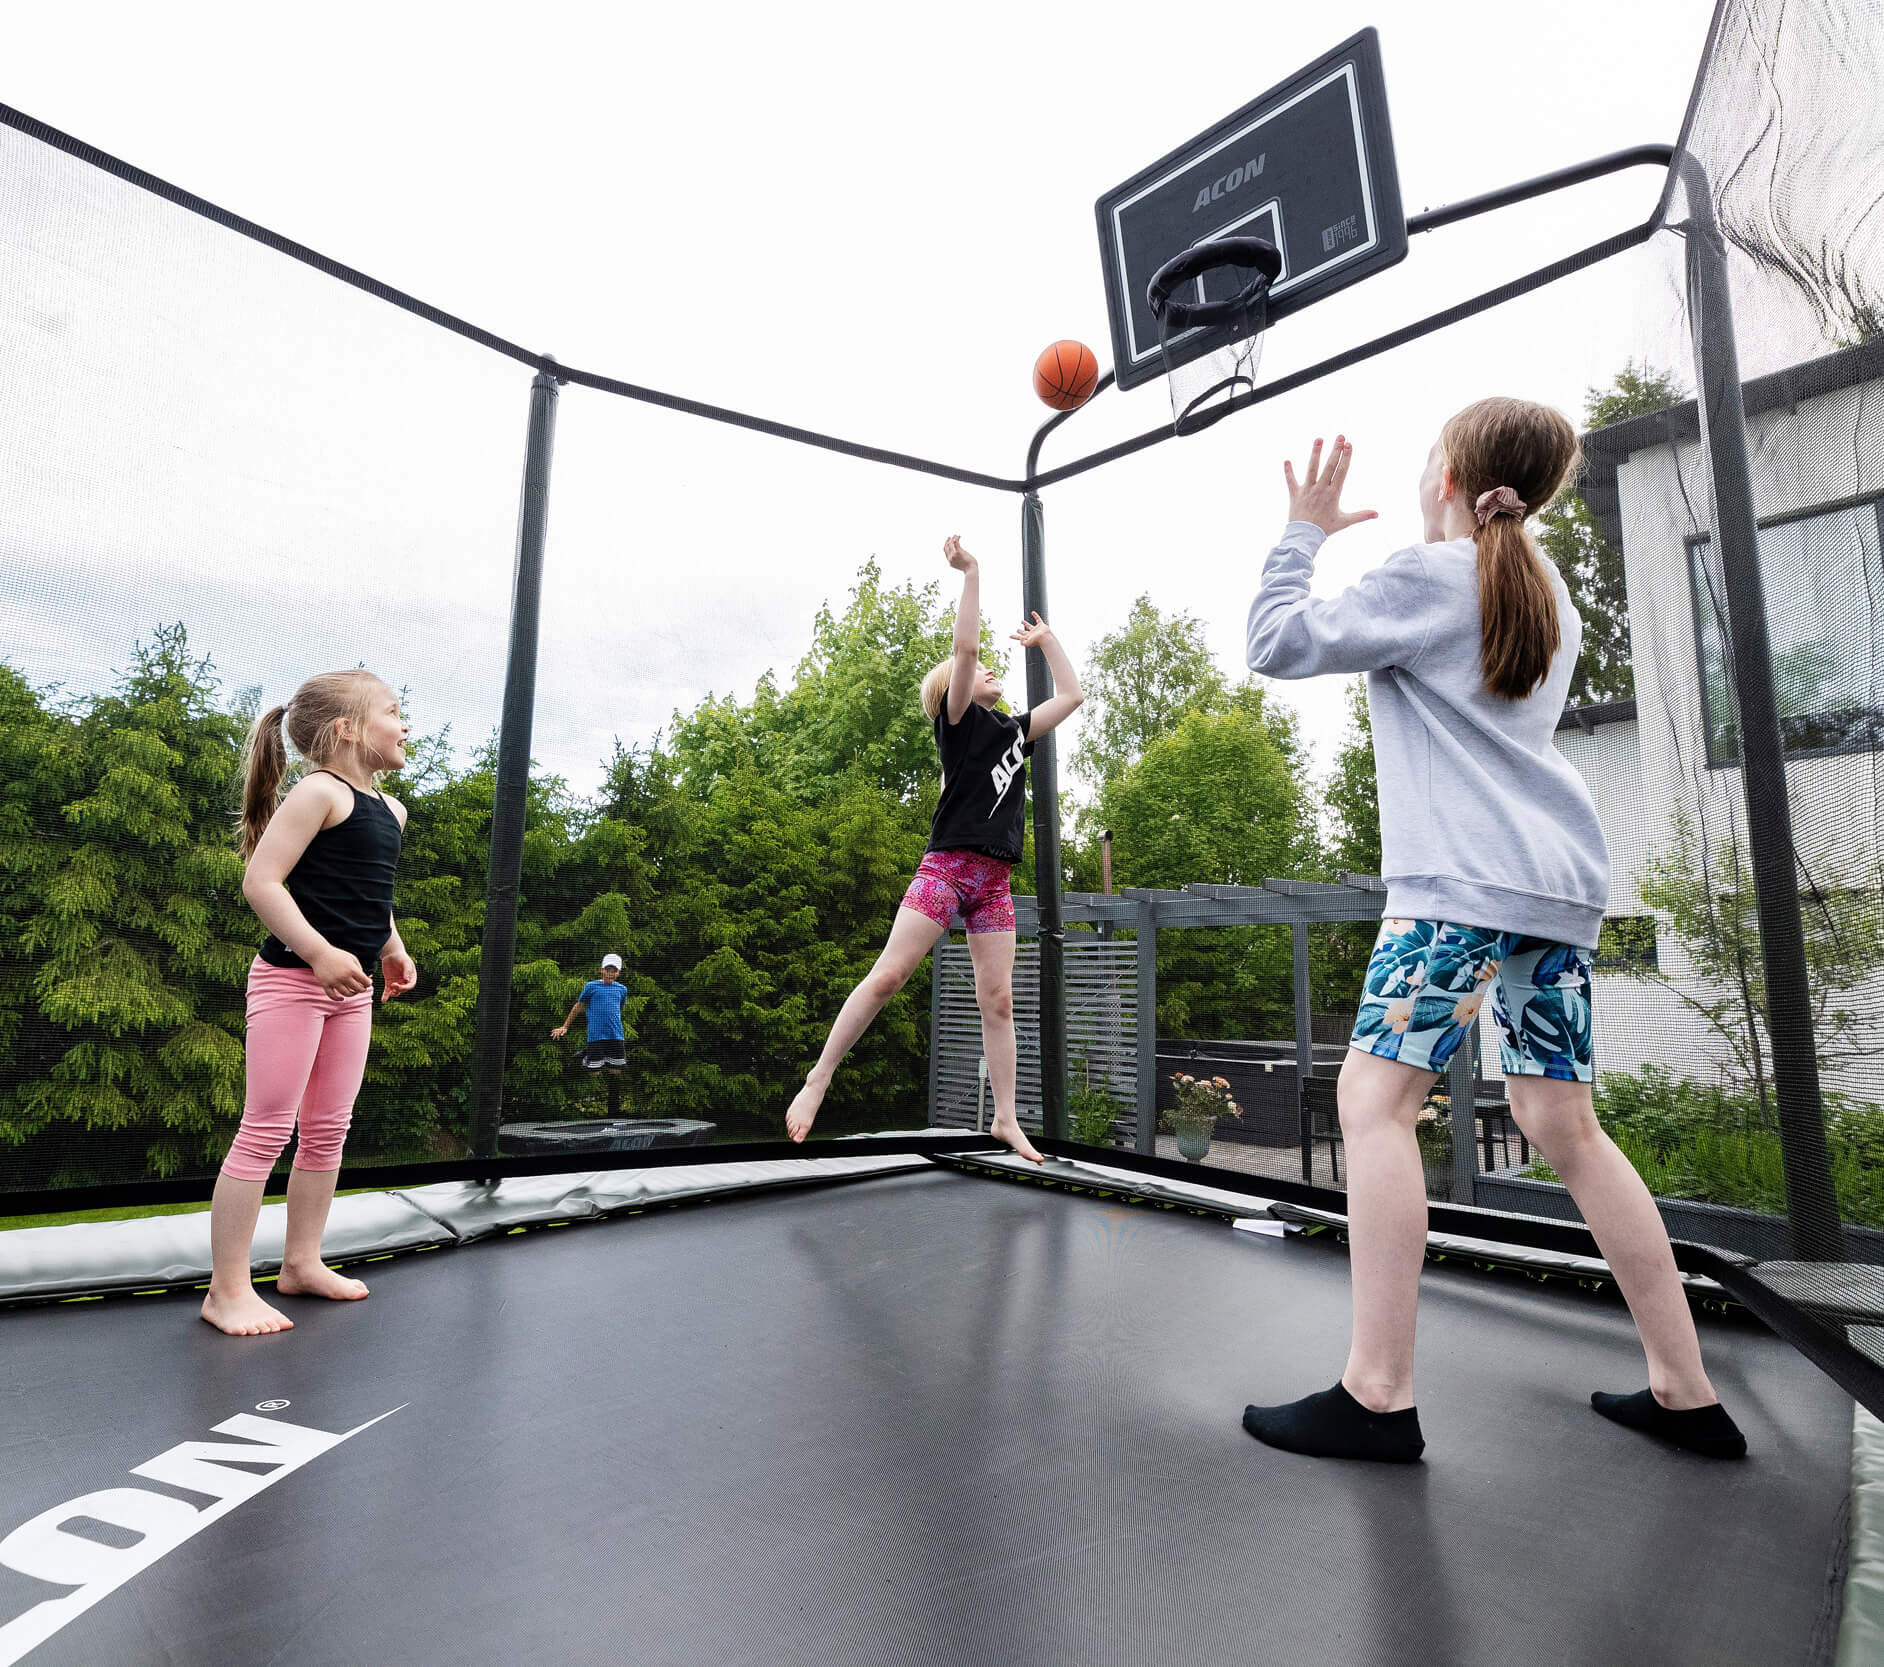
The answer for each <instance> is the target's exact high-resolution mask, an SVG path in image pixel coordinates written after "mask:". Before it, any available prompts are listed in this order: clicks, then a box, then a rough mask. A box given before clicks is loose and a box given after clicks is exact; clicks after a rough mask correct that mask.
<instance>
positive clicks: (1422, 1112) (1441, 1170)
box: [1413, 1094, 1452, 1198]
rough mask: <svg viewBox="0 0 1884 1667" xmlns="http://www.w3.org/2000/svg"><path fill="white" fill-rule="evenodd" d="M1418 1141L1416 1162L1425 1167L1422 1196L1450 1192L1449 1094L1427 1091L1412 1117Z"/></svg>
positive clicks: (1450, 1114) (1449, 1194)
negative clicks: (1417, 1113) (1424, 1185)
mask: <svg viewBox="0 0 1884 1667" xmlns="http://www.w3.org/2000/svg"><path fill="white" fill-rule="evenodd" d="M1413 1133H1414V1136H1415V1137H1416V1138H1417V1139H1418V1141H1419V1143H1420V1165H1421V1167H1422V1168H1423V1169H1425V1171H1426V1196H1427V1197H1428V1198H1450V1197H1451V1196H1452V1096H1451V1095H1450V1094H1428V1095H1427V1096H1426V1103H1425V1104H1424V1105H1423V1106H1421V1107H1420V1109H1419V1115H1418V1116H1417V1117H1416V1118H1415V1119H1414V1121H1413Z"/></svg>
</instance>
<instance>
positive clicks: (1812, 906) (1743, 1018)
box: [1621, 806, 1884, 1128]
mask: <svg viewBox="0 0 1884 1667" xmlns="http://www.w3.org/2000/svg"><path fill="white" fill-rule="evenodd" d="M1641 892H1642V901H1643V902H1644V903H1646V904H1647V905H1648V906H1649V907H1650V908H1651V909H1654V910H1655V911H1656V913H1657V914H1658V915H1659V916H1660V917H1661V919H1662V921H1663V922H1664V924H1665V926H1666V928H1667V930H1668V931H1669V932H1670V933H1671V934H1672V935H1673V937H1674V939H1675V941H1676V942H1677V943H1678V944H1679V945H1680V946H1681V949H1682V951H1683V953H1684V955H1685V957H1686V958H1687V960H1688V961H1689V962H1690V963H1691V964H1692V966H1693V968H1694V973H1695V975H1696V979H1698V982H1699V984H1700V986H1701V988H1700V989H1699V991H1698V992H1697V991H1696V990H1695V989H1694V988H1692V987H1691V984H1692V982H1693V981H1692V980H1689V979H1677V978H1675V977H1673V976H1671V975H1670V974H1667V973H1664V972H1662V971H1661V970H1659V968H1654V967H1649V966H1646V965H1643V964H1641V963H1639V962H1638V963H1635V964H1626V963H1625V965H1624V966H1623V967H1622V969H1621V970H1623V971H1626V972H1627V973H1628V975H1629V976H1630V977H1633V978H1636V979H1639V980H1641V981H1643V982H1645V983H1652V984H1658V985H1660V986H1661V987H1662V988H1663V989H1665V990H1667V991H1669V993H1670V994H1672V995H1673V996H1675V998H1676V999H1677V1000H1679V1001H1680V1002H1681V1004H1682V1005H1683V1006H1684V1007H1686V1008H1687V1009H1688V1011H1689V1012H1691V1013H1693V1014H1694V1015H1695V1016H1696V1017H1697V1018H1699V1019H1700V1020H1701V1021H1702V1022H1703V1023H1704V1024H1705V1025H1706V1026H1707V1028H1708V1029H1709V1030H1710V1031H1712V1032H1713V1034H1714V1035H1715V1036H1716V1037H1717V1038H1718V1039H1719V1040H1720V1042H1721V1043H1722V1044H1723V1045H1724V1046H1725V1049H1726V1051H1727V1054H1728V1057H1729V1058H1730V1060H1731V1061H1732V1067H1733V1074H1734V1077H1735V1079H1736V1083H1735V1086H1736V1087H1738V1088H1739V1089H1740V1090H1741V1091H1743V1092H1745V1093H1747V1094H1750V1095H1751V1096H1753V1098H1754V1100H1755V1102H1756V1104H1757V1106H1758V1108H1759V1114H1760V1117H1761V1119H1762V1121H1763V1122H1764V1123H1765V1124H1766V1126H1767V1127H1769V1128H1771V1127H1775V1126H1776V1118H1775V1115H1774V1110H1773V1104H1772V1081H1771V1073H1772V1065H1771V1045H1770V1040H1769V1033H1768V1030H1767V1002H1766V995H1767V992H1766V967H1765V962H1764V960H1763V958H1762V956H1761V950H1760V923H1759V914H1758V908H1757V900H1756V897H1755V893H1754V887H1753V871H1752V869H1751V868H1750V867H1749V866H1748V865H1747V858H1746V853H1745V851H1744V849H1743V848H1742V845H1741V842H1740V839H1739V837H1738V836H1737V834H1736V835H1729V836H1728V837H1726V838H1723V839H1720V840H1717V841H1715V842H1714V843H1713V845H1712V846H1711V848H1710V846H1709V844H1708V842H1707V841H1706V840H1705V839H1704V838H1703V837H1702V835H1701V833H1700V832H1699V831H1698V830H1697V829H1696V827H1695V823H1694V818H1693V817H1692V815H1691V814H1690V813H1689V811H1688V810H1687V808H1686V807H1685V806H1678V807H1677V808H1676V810H1675V813H1674V817H1673V836H1672V838H1671V840H1670V842H1669V843H1668V844H1667V845H1666V846H1664V847H1663V848H1662V849H1660V850H1659V851H1656V852H1654V853H1653V854H1652V855H1651V856H1650V858H1649V860H1648V861H1647V862H1646V863H1645V864H1644V867H1643V878H1642V883H1641ZM1801 901H1802V904H1803V918H1804V925H1805V960H1806V982H1807V987H1808V989H1809V991H1810V993H1811V998H1812V1029H1813V1037H1814V1041H1815V1043H1816V1047H1817V1054H1818V1062H1819V1066H1820V1068H1821V1069H1822V1070H1823V1069H1831V1068H1836V1067H1837V1066H1839V1065H1841V1064H1845V1063H1849V1062H1850V1061H1851V1060H1853V1059H1854V1058H1857V1057H1859V1056H1860V1055H1863V1054H1866V1053H1869V1052H1871V1051H1873V1046H1872V1044H1873V1031H1874V1017H1875V1016H1874V1014H1873V1013H1872V1012H1870V1011H1868V1010H1863V1009H1861V1008H1860V1007H1858V1006H1856V1005H1854V1004H1853V1002H1852V992H1853V991H1854V990H1857V989H1860V988H1862V987H1863V986H1864V985H1866V984H1867V983H1869V982H1870V981H1871V980H1872V979H1874V978H1875V977H1876V975H1877V974H1878V972H1879V971H1880V970H1884V898H1881V894H1880V892H1879V889H1878V885H1877V877H1876V875H1875V874H1872V875H1868V876H1865V875H1836V876H1833V875H1827V874H1820V875H1818V876H1816V877H1815V886H1814V890H1813V892H1812V894H1811V895H1809V896H1807V897H1805V898H1803V899H1802V900H1801Z"/></svg>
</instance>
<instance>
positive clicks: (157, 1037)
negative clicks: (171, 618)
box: [0, 625, 256, 1184]
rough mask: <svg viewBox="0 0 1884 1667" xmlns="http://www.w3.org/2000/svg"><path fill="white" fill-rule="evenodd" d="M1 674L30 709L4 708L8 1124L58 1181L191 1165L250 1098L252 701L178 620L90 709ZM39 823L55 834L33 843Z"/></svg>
mask: <svg viewBox="0 0 1884 1667" xmlns="http://www.w3.org/2000/svg"><path fill="white" fill-rule="evenodd" d="M4 688H5V691H6V701H7V704H8V705H9V706H10V707H12V708H13V711H12V712H10V713H9V718H15V717H17V718H18V719H23V720H24V722H21V723H20V724H19V725H18V727H17V728H16V727H15V724H14V722H9V723H8V725H7V730H8V742H7V749H8V752H9V754H15V755H16V757H10V758H9V760H8V762H9V765H10V766H11V765H14V764H15V763H16V759H17V763H18V764H20V765H23V766H24V771H23V774H22V775H19V776H15V775H13V774H12V771H11V770H10V771H9V783H10V786H9V789H8V792H7V796H6V799H5V800H4V801H3V803H4V807H5V811H6V830H5V831H6V833H7V834H8V835H9V836H11V837H10V838H9V839H8V842H7V845H6V847H5V849H6V860H7V866H8V870H9V884H8V888H7V890H8V894H9V896H8V902H7V905H6V909H7V912H8V915H9V916H10V919H9V921H8V924H9V926H13V927H15V928H16V930H17V936H11V934H10V943H9V946H8V951H7V956H8V958H7V962H6V968H7V974H6V976H7V979H8V983H9V985H10V986H11V988H12V989H14V990H16V991H20V993H21V994H22V995H23V997H24V1000H23V1002H22V1005H21V1007H20V1008H19V1009H16V1010H15V1011H14V1012H13V1013H12V1014H11V1015H10V1016H9V1020H8V1023H7V1025H6V1027H5V1029H4V1031H0V1038H4V1040H5V1044H6V1046H7V1048H8V1051H9V1053H10V1055H11V1060H10V1063H11V1065H12V1069H11V1070H10V1071H9V1072H8V1076H7V1080H6V1082H5V1084H4V1087H3V1088H0V1139H4V1140H5V1141H7V1142H8V1143H10V1144H15V1145H18V1144H22V1143H25V1142H28V1141H32V1142H33V1143H34V1148H35V1151H36V1152H37V1154H38V1156H39V1160H40V1161H39V1164H36V1165H34V1167H36V1168H41V1172H42V1174H45V1173H46V1172H47V1171H49V1172H50V1173H49V1174H47V1175H46V1178H47V1179H48V1180H49V1181H50V1182H51V1183H52V1184H59V1183H62V1182H65V1181H75V1180H85V1179H96V1178H100V1177H110V1178H124V1177H127V1176H129V1177H135V1176H137V1175H139V1174H140V1173H148V1174H155V1175H170V1174H175V1173H177V1172H179V1171H181V1170H184V1169H187V1168H193V1167H198V1166H200V1165H202V1164H203V1163H204V1162H205V1160H206V1159H208V1158H213V1157H219V1156H220V1155H221V1148H222V1146H223V1145H224V1144H226V1142H227V1139H228V1136H229V1134H230V1133H231V1132H233V1129H234V1126H235V1120H236V1119H237V1117H239V1115H240V1113H241V1108H242V1080H243V1072H242V1042H241V1021H242V996H241V989H242V983H243V978H244V975H245V973H246V971H247V967H248V963H249V961H250V959H251V957H252V956H253V954H254V946H255V941H256V934H254V933H253V930H252V928H253V916H252V915H251V914H250V913H249V911H248V908H247V906H246V904H245V903H244V902H243V900H242V896H241V882H242V864H241V861H240V859H239V858H238V857H237V855H236V853H235V849H234V845H233V843H232V841H231V839H230V822H229V806H230V802H231V796H232V794H231V790H232V786H233V782H234V777H235V770H236V767H237V761H238V757H239V750H238V749H239V743H240V740H241V734H242V723H241V719H240V718H239V717H238V716H237V715H235V714H233V713H231V712H229V711H227V710H226V709H224V708H223V707H222V706H221V705H220V704H219V703H218V696H219V694H220V686H219V683H218V680H217V678H216V675H215V671H214V668H213V667H212V666H211V664H210V663H209V661H208V660H206V659H201V658H198V657H197V656H196V655H195V654H194V653H193V652H192V651H191V648H190V645H189V640H188V636H187V634H186V632H185V631H184V629H183V627H182V626H181V625H173V626H167V627H164V628H163V629H160V630H159V631H157V632H156V633H155V635H154V636H153V638H152V640H151V642H150V643H149V644H148V645H146V644H139V645H138V647H137V649H136V651H135V654H134V656H133V660H132V665H131V669H130V671H129V672H128V673H127V674H126V675H125V676H124V678H123V680H122V681H121V683H120V684H119V686H118V688H117V690H116V691H115V692H114V693H112V694H110V695H107V696H103V697H101V698H99V699H97V700H94V701H93V702H92V703H91V704H90V707H89V709H88V710H86V711H85V712H83V713H82V714H80V715H75V716H73V717H69V718H61V717H58V716H54V715H48V714H46V713H44V712H43V711H42V712H39V713H37V714H33V713H30V712H29V711H27V710H26V707H27V698H26V697H25V695H24V689H23V685H22V684H21V683H20V681H19V679H18V678H17V676H14V675H12V674H9V677H8V679H7V681H6V683H5V685H4ZM21 753H23V754H24V756H17V755H18V754H21ZM22 782H23V783H24V784H26V792H25V793H22V792H21V790H20V789H21V784H22ZM29 798H30V799H32V800H34V801H36V802H34V803H32V804H30V805H29V803H28V800H29ZM34 824H37V826H38V828H39V829H40V830H43V832H44V833H45V834H47V835H49V836H50V837H49V838H48V839H47V842H46V844H45V846H44V847H43V848H42V849H41V850H39V851H37V852H35V853H32V854H30V855H29V854H26V853H23V852H22V851H21V850H20V848H19V843H18V840H19V836H20V835H22V834H24V833H26V832H27V830H28V829H29V828H31V827H32V826H33V825H34ZM29 837H30V836H29ZM22 879H23V880H24V884H21V883H20V882H21V881H22ZM29 968H30V988H27V989H22V988H21V986H22V979H21V973H22V972H23V971H25V970H26V969H29ZM42 1166H43V1167H42Z"/></svg>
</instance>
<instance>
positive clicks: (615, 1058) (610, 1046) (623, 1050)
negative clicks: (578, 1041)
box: [582, 1042, 628, 1071]
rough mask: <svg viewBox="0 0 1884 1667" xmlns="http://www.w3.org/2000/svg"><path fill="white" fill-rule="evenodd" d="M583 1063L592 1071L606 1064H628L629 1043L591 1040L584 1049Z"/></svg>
mask: <svg viewBox="0 0 1884 1667" xmlns="http://www.w3.org/2000/svg"><path fill="white" fill-rule="evenodd" d="M582 1063H583V1064H584V1065H586V1066H588V1068H589V1069H590V1070H591V1071H599V1070H601V1069H602V1067H603V1066H605V1065H615V1066H620V1065H626V1064H627V1063H628V1044H627V1043H626V1042H591V1043H590V1044H589V1045H588V1046H587V1047H586V1048H584V1049H583V1050H582Z"/></svg>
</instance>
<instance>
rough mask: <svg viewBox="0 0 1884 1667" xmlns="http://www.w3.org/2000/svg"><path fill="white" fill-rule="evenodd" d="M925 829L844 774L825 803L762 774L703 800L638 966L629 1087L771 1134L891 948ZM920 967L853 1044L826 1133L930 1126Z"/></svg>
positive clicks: (635, 961)
mask: <svg viewBox="0 0 1884 1667" xmlns="http://www.w3.org/2000/svg"><path fill="white" fill-rule="evenodd" d="M921 844H922V836H921V834H920V833H918V832H915V831H913V830H912V829H911V827H910V825H909V823H908V821H907V819H905V818H903V817H900V816H898V815H897V814H895V810H894V806H893V805H891V804H889V803H886V801H885V796H884V794H883V793H882V791H881V790H880V789H873V788H871V787H869V786H868V785H867V784H865V783H863V782H861V781H858V780H856V779H852V780H850V781H849V782H847V783H845V784H843V785H841V786H840V787H839V788H838V789H837V791H836V792H835V793H833V794H832V795H830V796H828V797H827V799H826V801H825V802H824V803H822V804H820V805H815V806H813V805H806V804H804V803H803V802H801V801H800V800H799V799H798V798H797V797H796V795H794V794H792V793H790V792H788V791H786V790H785V789H784V788H782V787H780V786H779V785H777V784H776V783H773V782H769V781H767V780H766V779H765V778H763V777H762V776H761V775H760V774H759V773H758V772H757V771H755V770H745V771H741V772H739V773H737V774H735V775H733V776H731V777H729V778H727V779H725V780H723V781H720V782H718V783H717V784H715V786H714V788H713V790H712V792H711V793H710V794H709V795H708V797H707V799H706V800H705V801H704V802H703V803H699V802H696V803H695V804H694V806H693V808H692V812H691V814H690V817H689V823H688V826H687V828H686V830H685V834H684V836H683V838H682V839H681V840H680V841H679V842H678V843H677V844H676V845H675V846H674V847H672V848H670V850H669V851H668V853H667V855H666V859H665V861H664V863H663V866H662V882H663V883H662V886H661V890H660V895H659V898H658V900H657V903H656V906H655V907H654V909H653V911H652V914H651V916H650V919H649V921H648V923H647V926H646V928H645V929H644V930H642V931H640V932H638V933H637V934H636V938H635V947H634V954H633V957H632V967H633V972H634V975H635V979H636V988H637V989H638V990H639V991H641V992H643V994H644V995H645V998H646V999H645V1003H644V1005H643V1006H642V1009H641V1012H640V1015H639V1018H638V1022H637V1030H636V1045H635V1046H634V1047H632V1048H631V1050H630V1073H629V1074H630V1078H631V1093H632V1096H633V1098H634V1101H635V1103H636V1107H637V1109H638V1110H641V1111H643V1112H645V1113H647V1114H650V1115H659V1116H677V1117H703V1118H706V1119H708V1120H709V1121H713V1122H715V1123H717V1124H719V1125H720V1126H721V1133H722V1135H725V1134H740V1135H744V1136H746V1137H754V1136H761V1135H763V1136H776V1135H777V1134H778V1133H779V1132H780V1131H781V1129H782V1126H783V1117H784V1112H785V1107H786V1105H787V1104H788V1103H789V1101H790V1098H791V1095H792V1093H793V1092H795V1091H796V1089H797V1086H798V1084H799V1081H800V1080H801V1078H802V1075H803V1073H804V1071H805V1070H807V1069H808V1068H809V1067H810V1065H811V1063H812V1061H813V1060H814V1059H815V1058H816V1056H817V1051H818V1048H819V1046H820V1045H821V1044H822V1041H823V1037H824V1032H825V1030H826V1029H827V1028H828V1026H829V1024H830V1021H831V1019H832V1017H833V1016H835V1013H836V1011H837V1007H838V1005H839V1004H840V1003H841V1002H842V1001H843V999H844V997H845V996H846V995H847V994H848V993H849V991H850V988H851V986H852V985H853V984H854V983H855V982H856V981H857V979H859V978H861V977H862V975H863V973H864V972H865V971H866V970H868V968H869V966H870V963H871V962H872V961H873V960H874V959H875V957H876V953H877V951H878V950H879V949H880V948H881V946H882V942H883V937H884V934H885V932H886V930H887V927H888V923H889V920H890V918H891V915H892V912H893V911H894V909H895V907H896V901H897V899H898V898H900V896H901V895H902V891H903V888H904V886H905V885H906V884H907V883H908V877H909V873H910V871H911V870H912V869H913V868H914V866H915V863H916V860H917V857H918V856H919V854H920V850H921ZM927 1002H928V983H927V972H926V969H925V970H924V971H923V972H922V973H920V974H919V975H918V977H917V978H916V979H914V980H912V981H911V984H910V986H909V987H908V988H906V989H905V990H904V991H903V992H902V993H901V994H900V995H899V996H898V997H897V998H896V1000H894V1001H893V1002H891V1004H890V1006H889V1007H888V1008H887V1009H886V1010H885V1011H884V1013H883V1014H882V1015H881V1016H880V1017H879V1018H878V1019H877V1021H876V1023H875V1024H874V1025H872V1027H871V1029H870V1031H869V1032H868V1033H866V1035H865V1036H864V1038H863V1040H862V1041H861V1042H860V1043H859V1044H858V1046H857V1048H856V1050H855V1051H854V1052H853V1053H852V1055H851V1057H850V1059H849V1061H848V1063H847V1064H846V1066H845V1069H844V1071H843V1073H842V1074H840V1076H839V1078H838V1080H837V1084H836V1085H835V1086H834V1088H833V1090H832V1093H831V1097H830V1099H829V1100H828V1101H827V1102H826V1103H827V1108H828V1109H827V1111H826V1112H825V1113H824V1114H823V1115H822V1116H821V1118H820V1122H819V1127H820V1129H821V1130H824V1131H826V1132H830V1131H834V1130H838V1129H842V1128H845V1127H881V1126H885V1125H890V1124H894V1123H897V1122H907V1121H909V1120H910V1119H911V1118H915V1119H917V1120H920V1119H921V1117H922V1115H923V1113H922V1106H921V1097H922V1087H923V1083H924V1071H923V1065H924V1064H925V1063H926V1040H927V1039H926V1034H925V1032H926V1028H927V1026H926V1018H927Z"/></svg>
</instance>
